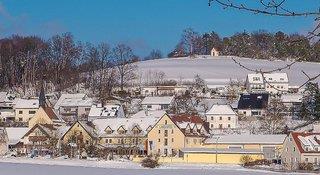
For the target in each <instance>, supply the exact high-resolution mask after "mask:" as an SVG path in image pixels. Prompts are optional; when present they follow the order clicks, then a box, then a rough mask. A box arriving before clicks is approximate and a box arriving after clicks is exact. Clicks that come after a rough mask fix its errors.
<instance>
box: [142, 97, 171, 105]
mask: <svg viewBox="0 0 320 175" xmlns="http://www.w3.org/2000/svg"><path fill="white" fill-rule="evenodd" d="M173 99H174V96H163V97H145V98H144V99H143V100H142V102H141V104H142V105H149V104H150V105H158V104H168V105H169V104H171V103H172V101H173Z"/></svg>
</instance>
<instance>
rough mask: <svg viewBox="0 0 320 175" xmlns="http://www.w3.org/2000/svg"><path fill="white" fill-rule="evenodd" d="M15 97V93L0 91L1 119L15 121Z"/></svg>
mask: <svg viewBox="0 0 320 175" xmlns="http://www.w3.org/2000/svg"><path fill="white" fill-rule="evenodd" d="M15 99H16V97H15V95H14V94H10V93H7V92H0V121H15V111H14V109H13V107H14V105H15V101H16V100H15Z"/></svg>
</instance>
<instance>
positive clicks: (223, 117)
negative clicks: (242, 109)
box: [206, 105, 238, 129]
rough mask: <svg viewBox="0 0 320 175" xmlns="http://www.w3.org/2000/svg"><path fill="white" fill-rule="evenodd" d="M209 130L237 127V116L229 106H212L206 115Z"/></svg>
mask: <svg viewBox="0 0 320 175" xmlns="http://www.w3.org/2000/svg"><path fill="white" fill-rule="evenodd" d="M206 119H207V122H208V123H209V127H210V129H226V128H231V129H233V128H237V127H238V116H237V114H236V113H235V112H234V111H233V109H232V108H231V106H230V105H213V106H212V107H211V109H210V110H209V111H208V112H207V113H206Z"/></svg>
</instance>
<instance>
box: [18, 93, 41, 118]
mask: <svg viewBox="0 0 320 175" xmlns="http://www.w3.org/2000/svg"><path fill="white" fill-rule="evenodd" d="M38 109H39V100H38V99H20V98H19V99H17V101H16V105H15V106H14V110H15V121H17V122H28V121H29V120H30V119H31V118H32V117H33V116H34V114H35V113H36V112H37V110H38Z"/></svg>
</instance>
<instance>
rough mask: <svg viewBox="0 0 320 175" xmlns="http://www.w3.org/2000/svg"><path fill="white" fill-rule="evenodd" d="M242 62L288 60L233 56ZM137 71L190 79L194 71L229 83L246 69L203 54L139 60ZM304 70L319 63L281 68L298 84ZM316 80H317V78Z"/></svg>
mask: <svg viewBox="0 0 320 175" xmlns="http://www.w3.org/2000/svg"><path fill="white" fill-rule="evenodd" d="M234 58H235V60H237V61H238V62H240V63H241V64H243V65H245V66H247V67H248V68H252V69H258V70H259V69H262V70H273V69H275V68H279V67H284V66H285V65H287V64H290V63H291V62H285V61H267V60H254V59H248V58H239V57H234ZM138 67H139V71H140V72H142V76H143V79H144V80H145V79H148V77H147V76H148V75H150V73H148V72H150V71H162V72H164V73H165V74H166V78H167V79H175V80H180V79H184V80H192V79H193V78H194V76H195V75H196V74H199V75H200V76H201V78H203V79H205V80H206V81H207V83H208V84H209V85H212V84H215V85H217V84H228V82H229V81H230V78H231V79H239V80H245V78H246V75H247V74H248V73H252V72H249V71H247V70H245V69H243V68H241V67H240V66H239V65H237V64H235V63H234V61H233V60H232V59H231V57H223V56H221V57H209V56H208V57H206V58H204V57H202V56H199V58H195V59H191V58H166V59H158V60H149V61H141V62H139V63H138ZM302 70H303V71H305V72H306V73H307V74H309V75H311V76H315V75H317V74H319V72H320V63H304V62H298V63H295V64H294V65H292V67H291V68H290V69H286V70H284V71H283V72H286V73H288V76H289V83H290V85H301V84H302V83H304V82H305V81H306V77H305V75H303V73H302V72H301V71H302ZM318 82H320V80H319V79H318Z"/></svg>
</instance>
